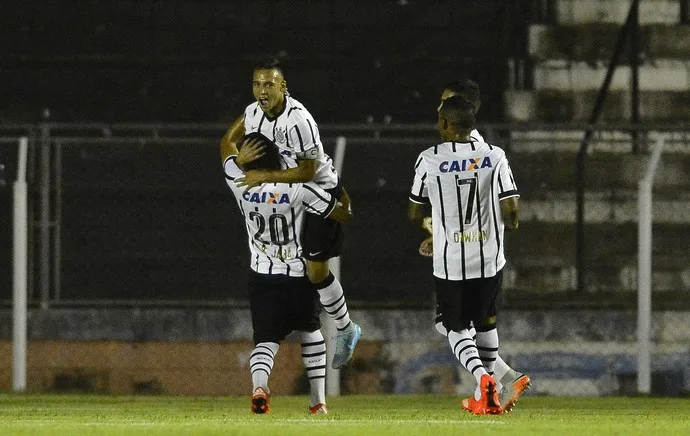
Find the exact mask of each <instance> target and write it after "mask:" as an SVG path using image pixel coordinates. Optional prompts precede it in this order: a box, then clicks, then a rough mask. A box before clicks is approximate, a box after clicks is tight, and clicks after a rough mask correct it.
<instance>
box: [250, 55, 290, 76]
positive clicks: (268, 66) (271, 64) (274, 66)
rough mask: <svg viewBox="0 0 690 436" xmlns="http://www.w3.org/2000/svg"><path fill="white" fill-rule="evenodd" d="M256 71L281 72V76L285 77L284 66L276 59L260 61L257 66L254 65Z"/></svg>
mask: <svg viewBox="0 0 690 436" xmlns="http://www.w3.org/2000/svg"><path fill="white" fill-rule="evenodd" d="M256 70H278V71H280V74H282V75H283V76H285V72H284V71H283V65H282V64H281V63H280V61H279V60H278V59H276V58H274V57H267V58H264V59H262V60H260V61H259V62H258V63H257V64H256V65H254V71H256Z"/></svg>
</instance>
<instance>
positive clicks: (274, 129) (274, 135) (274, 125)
mask: <svg viewBox="0 0 690 436" xmlns="http://www.w3.org/2000/svg"><path fill="white" fill-rule="evenodd" d="M276 126H278V118H276V119H275V120H273V142H276Z"/></svg>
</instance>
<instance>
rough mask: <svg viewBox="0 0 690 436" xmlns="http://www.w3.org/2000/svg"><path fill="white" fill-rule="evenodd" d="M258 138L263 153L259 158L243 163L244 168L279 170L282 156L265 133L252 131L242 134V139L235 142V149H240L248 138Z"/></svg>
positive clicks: (247, 169)
mask: <svg viewBox="0 0 690 436" xmlns="http://www.w3.org/2000/svg"><path fill="white" fill-rule="evenodd" d="M255 138H256V139H259V140H261V142H263V144H264V146H265V148H264V155H263V156H261V157H260V158H258V159H256V160H254V161H251V162H249V163H246V164H244V165H243V166H244V169H245V170H246V171H249V170H279V169H281V168H282V163H283V158H282V156H281V155H280V152H279V151H278V147H277V146H276V144H275V143H274V142H273V141H271V140H270V139H268V138H267V137H266V136H265V135H263V134H262V133H259V132H252V133H248V134H246V135H244V136H243V137H242V140H241V141H240V142H239V143H238V144H237V150H238V151H239V150H241V149H242V147H243V146H244V143H245V142H246V141H249V140H250V139H255Z"/></svg>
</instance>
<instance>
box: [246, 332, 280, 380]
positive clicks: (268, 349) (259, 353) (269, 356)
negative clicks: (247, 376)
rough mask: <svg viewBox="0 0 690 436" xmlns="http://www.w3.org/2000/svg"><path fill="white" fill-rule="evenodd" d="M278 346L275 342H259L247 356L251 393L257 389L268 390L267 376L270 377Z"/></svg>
mask: <svg viewBox="0 0 690 436" xmlns="http://www.w3.org/2000/svg"><path fill="white" fill-rule="evenodd" d="M278 348H280V344H277V343H275V342H260V343H258V344H256V347H254V351H252V354H251V355H250V356H249V370H250V371H251V373H252V384H253V386H254V387H253V388H252V392H253V391H255V390H256V388H258V387H262V388H266V389H268V376H270V375H271V370H272V369H273V362H274V360H275V357H276V354H278Z"/></svg>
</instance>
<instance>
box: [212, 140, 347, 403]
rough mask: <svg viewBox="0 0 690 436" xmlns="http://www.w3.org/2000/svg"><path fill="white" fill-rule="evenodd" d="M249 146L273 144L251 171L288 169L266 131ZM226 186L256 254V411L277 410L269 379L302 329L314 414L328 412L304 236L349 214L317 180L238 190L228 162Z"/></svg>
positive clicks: (252, 283)
mask: <svg viewBox="0 0 690 436" xmlns="http://www.w3.org/2000/svg"><path fill="white" fill-rule="evenodd" d="M242 142H243V143H245V144H247V145H246V146H247V147H250V145H249V144H252V145H254V146H256V145H265V146H266V148H265V151H264V153H263V155H262V156H261V157H260V158H257V159H255V160H253V161H252V162H249V163H247V164H245V165H244V167H245V168H246V169H247V170H251V169H254V168H256V169H265V170H271V169H280V168H281V166H282V158H281V156H280V155H279V154H278V149H277V148H276V147H274V146H272V145H271V144H270V141H269V140H268V139H267V138H264V137H263V135H261V134H260V133H253V134H249V135H247V138H245V140H244V141H242ZM225 176H226V182H227V184H228V186H229V187H230V189H231V190H232V192H233V194H234V195H235V199H236V200H237V205H238V206H239V209H240V211H241V212H242V214H243V215H244V219H245V222H246V228H247V235H248V238H249V250H250V253H251V259H250V267H251V269H252V272H251V274H250V278H249V285H248V288H249V307H250V311H251V315H252V327H253V331H254V334H253V339H254V345H255V347H254V350H253V351H252V353H251V355H250V358H249V366H250V370H251V375H252V384H253V391H252V392H253V393H252V400H251V410H252V412H254V413H268V412H269V411H270V404H269V401H270V389H269V388H268V378H269V375H270V374H271V370H272V369H273V362H274V359H275V356H276V354H277V353H278V349H279V347H280V342H281V341H282V340H283V339H285V337H286V336H287V335H288V334H289V333H291V332H293V331H296V332H297V333H298V335H299V338H300V340H301V342H302V360H303V361H304V366H305V367H306V370H307V377H308V378H309V384H310V387H311V404H310V407H309V411H310V413H312V414H327V413H328V408H327V407H326V393H325V377H326V344H325V341H324V338H323V335H322V334H321V330H320V327H321V325H320V322H319V311H320V305H319V295H318V293H317V292H316V289H315V288H314V285H313V284H312V283H311V282H310V281H309V280H308V279H307V278H306V277H305V273H306V262H305V260H304V258H303V257H302V253H303V248H302V247H301V245H300V241H299V234H300V231H301V230H302V228H303V226H304V223H305V220H306V217H307V216H308V215H316V216H319V217H321V218H323V219H330V220H334V221H337V222H341V223H346V222H348V221H349V220H350V219H351V216H352V215H351V213H350V212H349V210H347V209H345V208H343V207H342V206H341V205H338V204H337V201H336V199H335V198H334V197H333V196H331V195H330V194H329V193H327V192H326V191H324V190H323V189H321V188H319V187H318V186H317V185H316V184H314V183H313V182H309V183H304V184H302V183H289V184H288V183H263V184H260V185H258V186H256V187H253V188H249V189H246V188H244V187H238V186H237V184H236V183H235V182H236V176H237V174H236V173H235V172H234V165H232V164H231V163H230V162H229V160H228V161H227V162H226V165H225Z"/></svg>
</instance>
